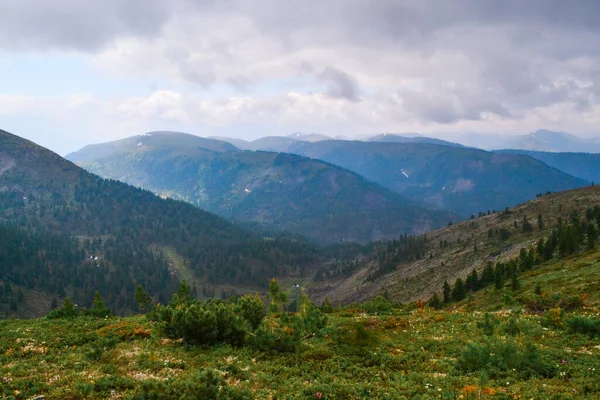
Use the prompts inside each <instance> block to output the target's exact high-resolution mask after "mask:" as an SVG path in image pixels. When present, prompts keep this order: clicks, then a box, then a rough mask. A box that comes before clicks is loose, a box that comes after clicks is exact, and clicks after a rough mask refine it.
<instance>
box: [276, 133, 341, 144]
mask: <svg viewBox="0 0 600 400" xmlns="http://www.w3.org/2000/svg"><path fill="white" fill-rule="evenodd" d="M287 137H291V138H294V139H298V140H302V141H304V142H320V141H322V140H331V139H333V138H332V137H331V136H327V135H323V134H322V133H311V132H294V133H292V134H290V135H288V136H287Z"/></svg>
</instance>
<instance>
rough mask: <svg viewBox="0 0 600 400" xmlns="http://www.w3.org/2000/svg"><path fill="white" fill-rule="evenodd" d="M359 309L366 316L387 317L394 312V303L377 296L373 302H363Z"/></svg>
mask: <svg viewBox="0 0 600 400" xmlns="http://www.w3.org/2000/svg"><path fill="white" fill-rule="evenodd" d="M359 307H360V308H362V309H363V310H364V311H365V312H366V313H367V314H371V315H388V314H390V313H391V312H392V311H393V310H394V303H392V302H391V301H389V300H387V299H385V298H384V297H382V296H377V297H376V298H375V299H373V300H369V301H367V302H364V303H363V304H361V305H360V306H359Z"/></svg>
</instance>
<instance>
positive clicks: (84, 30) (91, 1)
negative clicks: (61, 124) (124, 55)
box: [0, 0, 175, 51]
mask: <svg viewBox="0 0 600 400" xmlns="http://www.w3.org/2000/svg"><path fill="white" fill-rule="evenodd" d="M173 12H175V7H174V4H173V3H171V2H168V1H162V0H144V1H140V0H85V1H79V0H52V1H46V0H27V1H22V0H3V1H2V2H0V49H1V48H5V49H11V50H15V49H16V50H47V49H54V48H58V49H67V50H71V49H75V50H83V51H90V50H96V49H99V48H101V47H103V46H105V45H107V44H108V43H110V42H112V41H113V40H115V39H117V38H120V37H123V36H141V37H154V36H156V35H157V34H158V33H159V32H160V29H161V27H162V26H163V24H164V23H165V22H166V21H167V20H168V19H169V18H170V16H171V15H172V13H173Z"/></svg>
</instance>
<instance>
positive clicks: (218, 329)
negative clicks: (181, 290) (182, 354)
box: [154, 300, 250, 346]
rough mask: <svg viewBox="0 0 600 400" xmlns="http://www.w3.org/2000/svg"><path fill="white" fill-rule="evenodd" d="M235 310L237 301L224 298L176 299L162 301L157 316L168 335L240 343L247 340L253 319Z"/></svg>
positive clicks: (200, 341) (204, 342) (203, 342)
mask: <svg viewBox="0 0 600 400" xmlns="http://www.w3.org/2000/svg"><path fill="white" fill-rule="evenodd" d="M236 311H237V310H236V304H233V303H229V302H225V301H222V300H208V301H193V302H190V303H182V302H177V303H176V304H175V305H172V304H170V305H168V306H166V307H165V306H160V305H159V306H158V307H157V308H156V309H155V312H154V317H155V318H156V319H157V320H158V321H159V322H160V323H161V330H162V332H163V333H164V334H165V335H166V336H167V337H171V338H183V340H185V341H186V342H187V343H191V344H200V345H213V344H216V343H229V344H231V345H234V346H239V345H242V344H244V338H245V336H246V331H247V330H248V329H249V328H250V322H249V321H247V320H245V319H244V318H243V317H242V316H241V315H240V314H238V313H237V312H236Z"/></svg>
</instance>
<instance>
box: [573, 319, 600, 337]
mask: <svg viewBox="0 0 600 400" xmlns="http://www.w3.org/2000/svg"><path fill="white" fill-rule="evenodd" d="M566 323H567V326H568V327H569V330H570V331H571V332H573V333H583V334H585V335H589V336H590V337H592V338H593V337H596V336H600V319H597V318H589V317H582V316H575V317H573V318H571V319H568V320H567V321H566Z"/></svg>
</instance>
